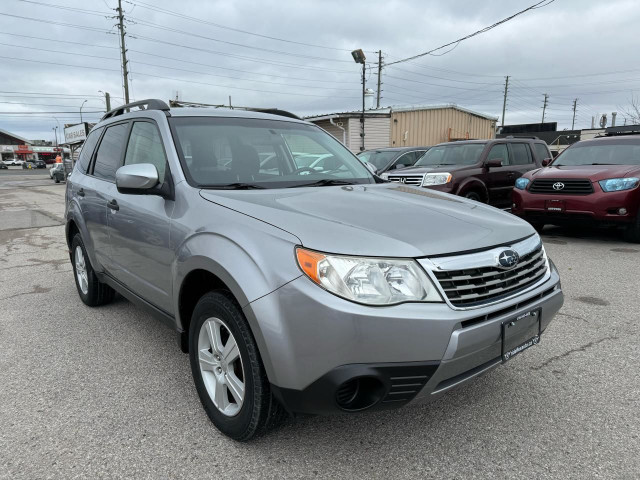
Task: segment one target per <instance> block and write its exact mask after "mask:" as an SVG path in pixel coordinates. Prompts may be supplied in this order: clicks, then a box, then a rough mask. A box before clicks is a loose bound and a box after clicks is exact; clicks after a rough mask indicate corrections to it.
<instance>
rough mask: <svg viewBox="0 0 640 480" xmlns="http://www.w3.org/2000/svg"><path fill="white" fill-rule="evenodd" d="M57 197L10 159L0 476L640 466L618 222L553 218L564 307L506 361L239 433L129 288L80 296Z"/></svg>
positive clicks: (627, 280) (635, 268) (1, 328)
mask: <svg viewBox="0 0 640 480" xmlns="http://www.w3.org/2000/svg"><path fill="white" fill-rule="evenodd" d="M63 201H64V184H58V185H56V184H54V183H53V181H52V180H50V179H49V177H48V173H47V172H46V171H44V170H40V171H34V172H24V173H23V172H20V173H14V172H13V171H7V170H0V478H11V479H13V478H30V479H31V478H71V477H92V478H96V477H101V478H102V477H105V478H109V477H136V478H195V477H203V478H204V477H217V476H220V477H224V478H258V477H259V478H282V477H287V478H291V477H324V478H328V477H332V478H382V477H384V478H490V477H493V478H581V479H582V478H629V479H630V478H638V472H640V458H639V456H638V452H640V419H639V414H640V381H639V378H640V376H639V375H638V360H639V358H640V347H639V345H640V341H639V340H640V337H639V333H640V328H639V324H640V321H639V319H638V306H639V303H640V302H639V300H640V288H639V286H640V268H639V267H640V245H633V244H628V243H625V242H624V241H623V240H622V238H621V236H620V235H618V234H617V233H615V232H589V231H580V230H565V229H558V228H551V229H547V230H545V232H544V234H543V238H544V241H545V245H546V247H547V251H548V253H549V255H550V256H551V257H552V259H553V260H554V261H555V263H556V265H557V266H558V268H559V270H560V273H561V276H562V282H563V287H564V291H565V295H566V301H565V306H564V307H563V309H562V311H561V313H560V314H559V315H558V316H557V317H556V319H555V321H554V322H553V323H552V324H551V326H550V327H549V328H548V330H547V332H546V334H545V335H544V336H543V337H542V341H541V343H540V345H539V346H538V347H536V348H533V349H530V350H529V351H527V352H525V353H523V354H522V355H520V356H518V357H517V358H515V359H514V360H513V361H510V362H509V363H507V364H505V365H504V366H502V367H501V368H498V369H495V370H493V371H492V372H490V373H488V374H487V375H485V376H483V377H480V378H478V379H477V380H475V381H474V382H472V383H470V384H468V385H466V386H464V387H462V388H460V389H458V390H456V391H453V392H450V393H449V394H447V395H446V396H444V397H442V398H441V399H439V400H438V401H437V402H435V403H432V404H429V405H423V406H417V407H407V408H404V409H401V410H397V411H386V412H382V413H380V412H378V413H365V414H361V415H355V416H338V417H327V418H324V417H309V418H304V419H298V420H295V421H290V422H288V423H287V424H285V425H284V426H283V427H281V428H280V429H279V430H277V431H275V432H273V433H271V434H270V435H268V436H266V437H263V438H260V439H258V440H256V441H253V442H251V443H248V444H238V443H235V442H234V441H232V440H230V439H228V438H226V437H223V436H222V435H221V434H220V433H218V431H217V430H216V429H215V428H214V427H213V425H212V424H211V423H210V422H209V420H208V418H207V416H206V415H205V413H204V411H203V410H202V408H201V406H200V402H199V400H198V398H197V395H196V392H195V388H194V386H193V383H192V381H191V373H190V369H189V362H188V357H187V356H186V355H184V354H182V353H181V352H180V351H179V349H178V347H177V344H176V339H175V335H174V333H173V332H171V331H170V330H169V329H167V328H166V327H164V326H162V325H161V324H160V323H158V322H157V321H156V320H154V319H153V318H151V317H150V316H149V315H147V314H146V313H144V312H142V311H141V310H139V309H137V308H136V307H134V306H133V305H132V304H130V303H129V302H127V301H126V300H123V299H121V298H118V299H117V300H116V301H115V302H114V303H112V304H110V305H108V306H105V307H101V308H98V309H90V308H88V307H86V306H85V305H84V304H83V303H82V302H81V301H80V299H79V298H78V295H77V294H76V290H75V284H74V281H73V276H72V273H71V272H72V270H71V264H70V263H69V258H68V252H67V249H66V248H67V247H66V244H65V240H64V227H63V214H64V205H63Z"/></svg>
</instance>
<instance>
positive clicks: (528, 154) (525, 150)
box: [509, 142, 536, 187]
mask: <svg viewBox="0 0 640 480" xmlns="http://www.w3.org/2000/svg"><path fill="white" fill-rule="evenodd" d="M509 149H510V156H509V157H510V168H509V170H510V171H511V173H512V175H511V176H510V177H509V180H510V181H511V187H513V186H515V183H516V180H517V179H518V178H520V177H521V176H522V175H524V174H525V173H527V172H528V171H529V170H533V169H534V168H536V164H535V162H534V157H533V152H532V151H531V147H530V146H529V143H526V142H513V143H510V144H509Z"/></svg>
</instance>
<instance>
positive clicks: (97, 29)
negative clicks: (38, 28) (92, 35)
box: [0, 12, 111, 33]
mask: <svg viewBox="0 0 640 480" xmlns="http://www.w3.org/2000/svg"><path fill="white" fill-rule="evenodd" d="M0 15H2V16H5V17H13V18H19V19H21V20H29V21H32V22H40V23H46V24H47V25H58V26H60V27H70V28H79V29H81V30H89V31H92V32H100V33H111V32H109V31H108V30H103V29H102V28H97V27H88V26H86V25H76V24H75V23H63V22H54V21H53V20H50V19H47V20H44V19H39V18H33V17H24V16H22V15H13V14H11V13H4V12H0Z"/></svg>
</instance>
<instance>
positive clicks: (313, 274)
mask: <svg viewBox="0 0 640 480" xmlns="http://www.w3.org/2000/svg"><path fill="white" fill-rule="evenodd" d="M325 258H326V255H323V254H322V253H317V252H312V251H311V250H305V249H304V248H296V259H297V260H298V265H299V266H300V268H301V269H302V271H303V272H304V273H305V274H306V275H307V276H308V277H309V278H311V280H313V281H314V282H316V283H320V278H319V277H318V263H319V262H321V261H322V260H324V259H325Z"/></svg>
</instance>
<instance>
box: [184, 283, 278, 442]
mask: <svg viewBox="0 0 640 480" xmlns="http://www.w3.org/2000/svg"><path fill="white" fill-rule="evenodd" d="M189 359H190V361H191V372H192V374H193V379H194V382H195V384H196V390H197V392H198V396H199V397H200V401H201V402H202V406H203V407H204V409H205V411H206V412H207V415H208V416H209V418H210V419H211V421H212V422H213V424H214V425H215V426H216V427H217V428H218V430H220V431H221V432H222V433H224V434H225V435H227V436H229V437H231V438H233V439H234V440H239V441H246V440H249V439H251V438H253V437H255V436H257V435H260V434H262V433H265V432H266V431H268V430H269V429H270V428H273V427H275V426H276V425H278V424H279V423H280V422H281V421H282V420H283V419H284V418H285V417H286V414H285V411H284V409H283V408H282V406H281V405H280V404H279V403H278V402H277V400H276V399H275V398H274V397H273V395H272V393H271V388H270V384H269V381H268V379H267V375H266V372H265V369H264V366H263V364H262V361H261V360H260V353H259V352H258V347H257V345H256V342H255V340H254V338H253V335H252V334H251V331H250V329H249V325H248V324H247V321H246V319H245V317H244V315H243V314H242V311H241V310H240V308H239V307H238V305H237V304H236V302H235V301H234V300H233V298H231V296H230V295H229V294H228V293H227V292H223V291H216V292H209V293H207V294H205V295H204V296H203V297H202V298H201V299H200V300H199V301H198V303H197V305H196V307H195V309H194V311H193V316H192V319H191V324H190V327H189Z"/></svg>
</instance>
